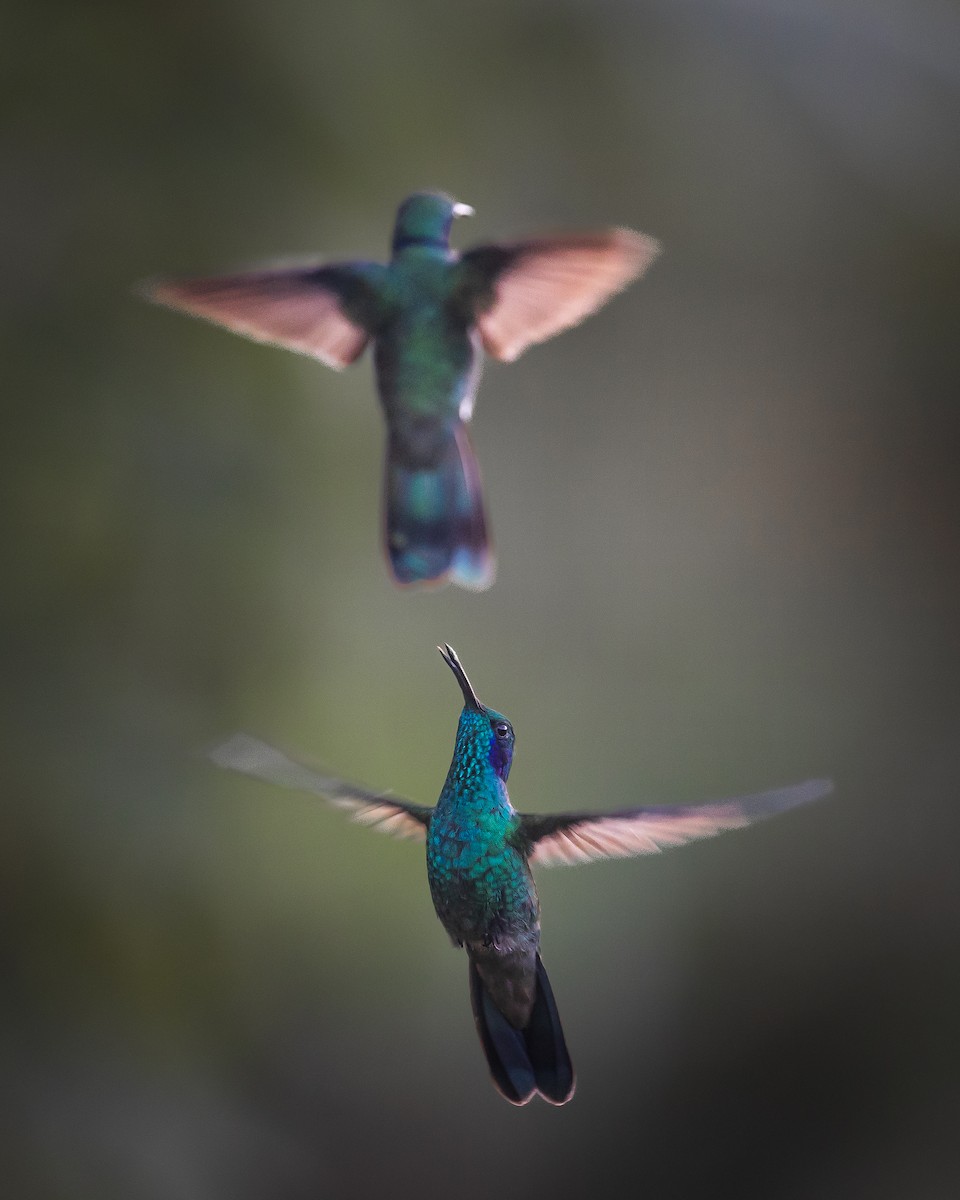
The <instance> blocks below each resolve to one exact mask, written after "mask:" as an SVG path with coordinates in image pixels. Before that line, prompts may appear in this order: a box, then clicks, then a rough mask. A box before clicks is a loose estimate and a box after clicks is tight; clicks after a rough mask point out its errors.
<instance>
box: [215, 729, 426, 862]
mask: <svg viewBox="0 0 960 1200" xmlns="http://www.w3.org/2000/svg"><path fill="white" fill-rule="evenodd" d="M207 757H208V758H209V759H210V761H211V762H214V763H216V765H217V766H218V767H226V768H227V769H228V770H230V771H239V772H240V773H241V774H243V775H252V776H253V777H254V778H255V779H263V780H265V781H266V782H267V783H275V784H278V785H279V786H280V787H287V788H295V789H297V790H298V791H301V792H313V793H314V794H315V795H317V796H322V797H323V798H324V799H325V800H328V801H329V802H330V803H331V804H335V805H336V806H337V807H338V808H345V809H350V810H351V811H352V812H353V819H354V820H355V821H359V822H360V824H362V825H369V826H371V828H373V829H379V830H381V831H382V832H384V833H390V834H392V835H393V836H394V837H399V838H419V839H420V840H421V841H422V840H423V839H424V838H425V837H426V832H427V826H428V825H429V824H430V814H431V813H432V812H433V809H432V808H425V807H423V806H421V805H419V804H410V803H408V802H407V801H406V800H397V799H394V798H392V797H387V796H384V795H379V794H378V793H376V792H369V791H367V790H366V788H362V787H357V786H356V785H355V784H352V783H345V782H344V781H343V780H342V779H333V778H330V777H328V776H325V775H320V774H319V773H318V772H316V771H313V770H311V769H310V768H309V767H305V766H304V765H303V763H298V762H295V761H294V759H292V758H288V757H287V755H286V754H284V753H283V752H282V751H281V750H277V749H275V748H274V747H273V746H268V745H267V743H266V742H261V741H260V740H259V739H258V738H254V737H250V736H249V734H246V733H235V734H234V735H233V737H231V738H228V739H227V740H226V741H225V742H221V743H220V744H219V745H218V746H215V747H214V748H213V749H212V750H210V751H208V753H207Z"/></svg>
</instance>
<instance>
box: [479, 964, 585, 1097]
mask: <svg viewBox="0 0 960 1200" xmlns="http://www.w3.org/2000/svg"><path fill="white" fill-rule="evenodd" d="M470 1003H471V1004H472V1006H473V1017H474V1020H475V1021H476V1023H477V1032H478V1033H479V1035H480V1043H481V1045H482V1046H483V1052H484V1054H485V1055H486V1056H487V1065H488V1066H489V1068H490V1075H491V1077H492V1079H493V1083H494V1086H495V1087H496V1089H497V1091H498V1092H499V1093H500V1094H501V1096H503V1097H504V1098H505V1099H507V1100H509V1101H510V1103H511V1104H526V1103H527V1102H528V1101H530V1100H532V1099H533V1097H534V1096H535V1095H537V1094H538V1093H539V1094H540V1095H541V1096H542V1097H543V1098H544V1100H546V1101H548V1103H550V1104H566V1103H567V1101H568V1100H569V1099H571V1097H572V1096H573V1091H574V1088H575V1086H576V1081H575V1079H574V1075H573V1066H572V1065H571V1063H570V1055H569V1054H568V1053H567V1044H566V1042H565V1041H564V1038H563V1028H562V1026H561V1024H560V1016H559V1014H558V1012H557V1005H556V1002H555V1001H554V999H553V990H552V988H551V987H550V980H549V979H548V978H547V972H546V971H545V970H544V967H543V963H542V962H541V961H540V955H539V954H538V955H537V996H536V999H535V1000H534V1003H533V1011H532V1012H531V1013H530V1020H529V1021H528V1023H527V1025H526V1026H525V1028H523V1029H517V1028H515V1027H514V1026H513V1025H511V1024H510V1022H509V1021H508V1020H507V1018H506V1017H505V1016H504V1015H503V1013H502V1012H501V1011H500V1010H499V1009H498V1008H497V1006H496V1005H495V1004H494V1003H493V1001H492V1000H491V999H490V995H489V993H488V992H487V989H486V988H485V987H484V984H483V980H482V979H481V978H480V972H479V971H478V970H477V966H476V963H474V961H473V959H470Z"/></svg>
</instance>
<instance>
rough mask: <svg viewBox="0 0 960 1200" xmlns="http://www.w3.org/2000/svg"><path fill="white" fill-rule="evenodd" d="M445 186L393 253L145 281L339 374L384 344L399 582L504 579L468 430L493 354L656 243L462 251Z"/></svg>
mask: <svg viewBox="0 0 960 1200" xmlns="http://www.w3.org/2000/svg"><path fill="white" fill-rule="evenodd" d="M472 213H473V209H472V208H470V206H469V205H467V204H460V203H458V202H457V201H456V200H453V199H451V197H449V196H447V195H444V194H443V193H442V192H417V193H415V194H414V195H412V196H408V197H407V199H406V200H404V201H403V203H402V204H401V205H400V208H399V210H398V212H397V216H396V223H395V225H394V230H393V246H392V254H391V258H390V261H389V263H387V264H386V265H383V264H381V263H376V262H343V263H328V264H320V265H303V266H294V267H284V268H274V269H270V270H260V271H247V272H243V273H240V274H234V275H222V276H215V277H207V278H198V279H166V280H158V281H153V282H148V283H146V284H145V285H143V289H142V290H143V292H144V294H145V295H146V296H147V297H148V298H149V299H152V300H155V301H157V302H158V303H161V304H165V305H168V306H169V307H171V308H176V309H182V310H184V311H186V312H188V313H192V314H193V315H195V316H200V317H206V318H207V319H208V320H210V321H214V322H216V323H217V324H220V325H224V326H226V327H227V328H228V329H231V330H233V331H235V332H236V333H242V334H245V335H246V336H247V337H250V338H253V339H255V340H256V341H261V342H272V343H273V344H275V345H278V346H283V347H285V348H286V349H288V350H296V351H299V352H300V353H302V354H308V355H312V356H313V357H314V358H319V359H320V360H321V362H324V363H326V364H327V366H330V367H333V368H335V369H337V370H339V369H341V368H343V367H346V366H349V365H350V364H351V363H353V362H355V361H356V360H357V359H358V358H359V357H360V355H361V354H362V353H363V351H364V349H365V347H366V346H367V344H368V343H372V345H373V358H374V369H375V374H376V382H377V391H378V393H379V396H380V404H381V406H382V408H383V415H384V418H385V420H386V424H387V447H386V468H385V480H384V505H383V507H384V540H385V544H386V554H387V559H388V562H389V565H390V569H391V572H392V574H393V577H394V579H395V580H396V582H397V583H399V584H431V583H434V584H438V583H444V582H453V583H457V584H459V585H460V586H462V587H466V588H471V589H474V590H483V589H484V588H487V587H489V586H490V584H491V583H492V582H493V577H494V570H495V564H494V556H493V551H492V548H491V544H490V539H489V537H488V535H487V519H486V515H485V511H484V502H483V494H482V489H481V482H480V469H479V466H478V465H477V460H476V457H475V455H474V452H473V448H472V446H471V444H470V438H469V435H468V431H467V427H468V425H469V422H470V419H471V417H472V415H473V403H474V396H475V394H476V389H477V383H478V381H479V378H480V367H481V361H482V351H484V350H485V351H486V352H487V353H488V354H490V355H492V356H493V357H494V358H498V359H500V360H502V361H503V362H511V361H512V360H513V359H515V358H516V357H517V356H518V355H519V354H521V353H522V352H523V351H524V350H525V349H526V348H527V347H528V346H531V345H533V344H534V343H536V342H542V341H545V340H546V339H547V338H550V337H553V335H554V334H556V333H560V332H561V330H564V329H568V328H569V327H570V326H572V325H576V324H577V323H578V322H580V321H581V320H583V319H584V317H586V316H588V315H589V314H590V313H592V312H594V311H595V310H596V309H598V308H599V307H600V306H601V305H602V304H604V303H605V302H606V301H607V300H608V299H609V298H610V297H611V296H612V295H614V293H616V292H618V291H620V290H621V289H623V288H624V287H626V286H627V284H628V283H630V282H631V280H633V279H635V278H637V276H639V275H640V274H641V273H642V272H643V271H644V270H645V269H646V268H647V267H648V266H649V265H650V263H651V262H652V261H653V259H654V258H655V257H656V254H657V252H658V246H657V243H656V242H655V241H654V240H653V239H652V238H649V237H645V236H643V235H642V234H639V233H634V232H633V231H632V230H629V229H618V228H615V229H605V230H601V231H599V232H583V233H566V234H555V235H552V236H546V237H538V238H531V239H528V240H525V241H518V242H508V243H502V244H499V243H497V244H490V245H482V246H474V247H473V248H472V249H469V250H466V251H464V252H463V253H459V252H457V251H455V250H452V249H451V248H450V227H451V224H452V222H453V220H454V218H456V217H465V216H469V215H471V214H472Z"/></svg>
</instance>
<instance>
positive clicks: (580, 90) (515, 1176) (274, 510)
mask: <svg viewBox="0 0 960 1200" xmlns="http://www.w3.org/2000/svg"><path fill="white" fill-rule="evenodd" d="M958 45H960V12H958V9H957V6H956V5H955V4H952V3H946V2H940V3H937V2H934V0H872V2H870V3H868V2H867V0H831V2H829V3H828V2H827V0H809V2H806V3H804V2H802V0H769V2H762V0H752V2H747V0H739V2H738V0H661V2H660V3H652V2H650V3H648V2H644V0H637V2H627V0H621V2H614V0H592V2H591V3H585V2H582V3H580V2H577V3H575V2H572V0H568V2H559V3H547V2H546V0H492V2H490V3H484V4H479V3H478V4H459V5H458V4H450V3H441V2H440V0H411V2H410V3H402V4H401V3H387V2H386V0H369V2H363V0H357V2H355V3H350V4H346V3H345V4H338V5H332V4H323V3H315V2H313V0H311V2H307V0H274V2H272V3H270V4H260V3H253V2H251V0H247V2H245V3H243V2H241V3H233V4H227V3H223V2H217V0H191V2H190V3H186V2H180V0H174V2H172V3H167V4H163V5H153V4H146V3H142V4H136V3H133V4H131V3H106V2H100V0H90V2H89V3H83V4H76V3H69V4H68V3H63V4H52V3H47V4H34V3H29V4H28V3H26V0H14V3H13V4H12V5H10V6H8V8H7V11H6V14H5V16H4V18H3V32H2V37H0V72H2V75H0V78H2V88H3V96H4V100H3V106H2V114H3V115H2V125H0V218H2V229H3V234H2V238H3V251H2V256H0V257H2V262H3V268H2V271H0V314H2V333H0V337H2V349H3V364H4V369H3V377H4V386H3V397H4V398H3V411H4V415H5V436H4V438H3V441H2V453H3V456H4V461H3V466H2V473H0V479H2V486H3V489H4V493H5V500H4V503H3V505H2V510H0V525H2V534H3V545H4V553H5V570H4V571H3V575H2V587H0V595H2V606H3V611H2V638H3V653H2V660H0V662H2V670H0V688H2V696H3V699H4V716H3V731H4V736H3V741H4V746H5V749H4V752H3V756H2V759H3V764H4V768H3V769H4V774H5V776H6V779H5V782H4V783H3V784H2V793H0V794H2V806H0V893H2V912H3V914H4V917H5V918H6V921H5V926H6V928H5V932H4V935H3V943H2V970H0V979H2V982H0V1056H2V1059H3V1062H4V1069H3V1084H4V1088H5V1090H6V1091H7V1093H8V1095H7V1096H6V1106H7V1115H6V1117H5V1118H4V1121H3V1123H2V1127H0V1141H2V1148H0V1149H2V1157H3V1159H4V1160H5V1166H4V1168H3V1170H4V1178H5V1181H6V1182H5V1184H4V1191H5V1193H6V1194H9V1195H10V1196H11V1197H17V1198H18V1200H48V1198H49V1200H88V1198H89V1200H112V1198H113V1197H118V1198H122V1200H248V1198H249V1200H259V1198H261V1197H268V1196H269V1197H276V1198H279V1200H306V1198H308V1197H309V1198H314V1197H326V1196H329V1197H335V1198H337V1200H339V1198H352V1197H358V1198H366V1197H370V1196H376V1195H386V1194H394V1193H397V1192H403V1193H404V1194H407V1195H420V1196H423V1197H425V1198H432V1197H440V1196H443V1197H462V1198H463V1200H473V1198H475V1197H476V1198H480V1197H489V1196H497V1197H503V1198H504V1200H508V1198H511V1197H520V1196H524V1197H531V1196H553V1197H558V1198H560V1197H568V1196H569V1197H574V1196H578V1197H579V1196H606V1195H611V1196H613V1195H632V1194H642V1195H644V1196H646V1197H649V1198H650V1200H658V1198H660V1197H667V1198H670V1200H673V1198H680V1200H688V1198H699V1197H705V1198H707V1197H709V1198H711V1200H713V1198H715V1197H718V1196H719V1197H726V1196H731V1197H737V1200H754V1198H755V1200H807V1198H816V1200H834V1198H836V1200H858V1198H860V1197H863V1198H867V1197H869V1198H870V1200H903V1198H904V1197H910V1200H940V1198H941V1197H943V1198H946V1197H949V1196H955V1195H956V1194H957V1192H958V1189H960V1150H958V1149H957V1130H958V1129H960V1084H958V1069H960V1048H958V1034H957V1013H958V1011H960V966H958V963H960V958H958V941H960V938H958V935H960V884H958V871H957V844H958V835H960V815H958V779H960V723H958V715H960V712H958V710H960V684H958V677H960V653H958V652H960V632H958V630H960V623H958V600H960V586H958V584H960V567H958V554H957V551H958V519H960V475H958V449H960V445H958V443H960V438H958V432H960V419H958V416H957V403H958V390H960V389H958V381H960V370H958V368H960V338H958V336H957V313H958V302H960V284H958V268H960V154H958V128H960V76H958V72H960V68H958V65H957V64H958V53H957V47H958ZM422 187H441V188H444V189H446V190H448V191H450V192H452V193H453V194H455V195H456V196H457V197H458V198H459V199H462V200H465V201H468V202H469V203H471V204H473V205H474V206H475V207H476V210H477V216H476V218H475V219H473V220H472V221H463V222H458V224H457V227H456V230H455V236H456V239H457V241H458V244H460V245H466V244H469V243H471V242H476V241H484V240H490V239H495V238H498V237H513V236H518V235H522V234H524V233H529V232H536V231H542V230H549V229H554V228H571V227H572V228H577V227H591V226H596V225H605V224H608V223H617V224H625V225H630V226H633V227H635V228H638V229H641V230H643V231H644V232H647V233H651V234H653V235H655V236H656V237H658V238H660V239H661V240H662V242H663V244H664V248H665V251H664V255H663V257H662V258H661V259H660V261H658V263H657V264H656V265H655V267H654V268H653V270H652V271H651V272H650V274H649V276H648V277H647V278H646V279H645V280H644V281H642V282H641V283H639V284H637V285H636V286H634V287H633V288H631V289H630V291H628V292H627V293H626V294H625V295H624V296H622V297H620V298H618V299H617V300H615V301H614V302H613V303H612V304H611V305H610V307H609V308H608V309H606V310H604V312H603V313H602V314H601V315H600V316H598V317H596V318H594V319H593V320H592V321H591V322H589V323H588V324H586V325H584V326H583V327H582V328H580V329H578V330H574V331H572V332H570V333H568V334H565V335H564V336H563V337H562V338H559V339H557V340H556V341H555V342H552V343H550V344H549V345H546V346H543V347H539V348H535V349H534V350H531V351H530V352H529V353H528V355H526V356H525V357H524V358H522V359H521V360H520V361H519V362H517V363H515V364H513V365H511V366H500V365H490V366H489V367H488V370H487V372H486V375H485V377H484V380H483V382H482V384H481V388H480V394H479V399H478V405H477V414H476V420H475V422H474V436H475V443H476V446H477V450H478V453H479V456H480V461H481V464H482V467H483V471H484V476H485V480H486V485H487V491H488V497H489V507H490V515H491V521H492V525H493V531H494V536H495V539H496V544H497V549H498V553H499V562H500V575H499V579H498V582H497V584H496V586H495V587H494V589H493V590H492V591H490V592H489V593H487V594H484V595H479V596H478V595H472V594H468V593H465V592H461V591H454V590H446V591H441V592H435V593H430V594H413V593H400V592H398V591H397V590H395V589H394V588H393V587H392V586H391V584H390V582H389V580H388V576H387V572H386V569H385V565H384V563H383V561H382V558H381V553H380V549H379V486H380V478H379V477H380V471H381V455H382V426H381V421H380V417H379V413H378V411H377V407H376V403H375V400H374V393H373V387H372V378H371V371H370V364H369V362H366V361H364V362H363V363H361V364H360V365H359V366H357V367H355V368H353V369H352V370H351V371H349V372H345V373H343V374H342V375H337V374H334V373H333V372H332V371H329V370H327V369H326V368H324V367H322V366H321V365H319V364H316V363H313V362H311V361H309V360H307V359H302V358H298V357H296V356H293V355H289V354H284V353H282V352H280V351H277V350H273V349H269V348H264V347H260V346H256V345H253V344H251V343H248V342H244V341H243V340H241V339H238V338H235V337H231V336H230V335H229V334H226V333H224V332H221V331H219V330H217V329H214V328H213V327H211V326H207V325H203V324H201V323H199V322H192V321H190V320H188V319H186V318H184V317H181V316H178V315H176V314H172V313H169V312H166V311H163V310H160V309H156V308H152V307H150V306H148V305H145V304H143V303H142V302H140V301H139V300H138V299H136V298H135V297H134V296H133V295H132V292H131V287H132V285H133V283H134V282H135V281H136V280H137V279H140V278H142V277H145V276H150V275H153V274H157V273H163V272H168V273H177V272H179V273H188V274H189V273H203V272H214V271H218V270H226V269H229V268H232V267H235V266H238V265H243V264H247V263H251V262H254V263H255V262H258V261H261V260H264V259H270V258H272V257H276V256H288V255H296V254H298V253H307V254H316V253H323V254H327V255H330V256H332V257H335V258H336V257H349V256H351V255H360V256H366V257H382V256H384V255H385V254H386V251H387V246H388V241H389V230H390V224H391V221H392V218H393V212H394V209H395V206H396V204H397V202H398V201H399V200H400V199H401V198H402V197H403V196H404V195H405V194H406V193H407V192H409V191H411V190H413V189H416V188H422ZM438 641H449V642H451V643H452V644H453V645H454V646H455V647H456V648H457V650H458V651H459V653H460V655H461V656H462V658H463V661H464V663H465V665H466V667H467V670H468V671H469V672H470V674H471V676H472V678H473V681H474V683H475V685H476V687H477V690H478V692H479V694H480V696H481V697H482V698H483V699H484V700H485V701H486V702H487V703H489V704H492V705H494V706H495V707H497V708H499V709H500V710H502V711H503V712H505V713H506V714H508V715H509V717H510V718H511V719H512V720H513V722H514V724H515V726H516V729H517V753H516V760H515V767H514V771H513V774H512V776H511V780H510V783H511V791H512V795H513V797H514V800H515V802H516V804H517V805H518V806H519V807H521V808H527V809H531V810H541V811H546V810H549V809H562V808H580V807H583V808H594V807H595V808H597V809H600V808H603V807H611V808H614V807H623V806H626V805H630V804H639V803H644V802H650V803H670V802H678V803H680V802H689V801H693V800H699V799H708V798H714V797H722V796H725V795H730V794H734V793H737V792H748V791H754V790H758V789H761V788H764V787H772V786H777V785H781V784H784V783H790V782H794V781H798V780H801V779H803V778H806V777H808V776H811V775H832V776H833V777H834V778H835V780H836V783H837V790H836V793H835V795H834V796H833V797H832V798H830V799H829V800H825V801H822V802H820V803H819V804H817V805H815V806H813V807H811V808H809V809H804V810H800V811H798V812H794V813H790V814H788V815H786V816H784V817H782V818H780V819H778V820H776V821H774V822H771V823H769V824H766V825H764V826H762V827H761V828H758V829H755V830H751V831H748V832H744V833H737V834H730V835H728V836H727V837H725V838H722V839H720V840H718V841H716V842H712V843H703V844H700V845H697V846H693V847H690V848H688V849H685V850H682V851H676V852H674V853H670V854H667V855H664V856H662V857H659V858H656V859H647V860H642V861H635V862H624V863H614V864H597V865H592V866H586V867H583V868H580V869H578V870H555V871H553V872H546V873H541V877H540V879H541V895H542V899H543V902H544V908H545V928H544V942H543V951H544V958H545V961H546V962H547V964H548V967H549V970H550V974H551V978H552V981H553V985H554V989H555V992H556V995H557V998H558V1002H559V1005H560V1009H561V1012H562V1014H563V1017H564V1022H565V1026H566V1031H567V1036H568V1041H569V1043H570V1047H571V1052H572V1054H573V1057H574V1061H575V1064H576V1066H577V1069H578V1074H579V1088H578V1092H577V1095H576V1097H575V1099H574V1101H573V1102H572V1103H571V1104H570V1105H569V1106H567V1107H566V1108H564V1109H560V1110H554V1109H550V1108H548V1107H546V1106H545V1105H531V1106H530V1107H529V1108H527V1109H524V1110H515V1109H512V1108H510V1107H509V1106H508V1105H507V1104H505V1103H504V1102H503V1101H502V1100H500V1099H499V1097H497V1095H496V1094H495V1093H494V1091H493V1089H492V1088H491V1086H490V1085H489V1082H488V1080H487V1078H486V1073H485V1070H484V1065H483V1060H482V1055H481V1052H480V1049H479V1046H478V1045H477V1044H476V1038H475V1034H474V1031H473V1027H472V1021H471V1017H470V1011H469V1002H468V996H467V980H466V963H465V961H464V959H463V958H462V956H457V955H456V954H455V953H454V952H453V951H452V950H451V949H450V947H449V945H448V943H447V941H446V938H445V937H444V935H443V932H442V930H441V928H440V926H439V925H438V924H437V922H436V920H435V918H434V916H433V913H432V910H431V907H430V901H429V896H428V893H427V889H426V880H425V874H424V867H423V862H422V852H421V851H420V850H419V849H418V848H417V847H415V846H412V845H409V844H403V843H393V842H391V841H389V840H388V839H384V838H382V837H378V836H376V835H374V834H372V833H369V832H367V831H364V830H361V829H358V828H356V827H354V826H351V825H350V824H349V823H347V822H346V821H344V820H343V818H342V816H340V815H338V814H337V813H336V812H334V811H332V810H329V809H327V808H325V807H324V806H323V805H322V804H321V803H319V802H317V801H315V800H311V799H309V798H300V797H298V796H295V795H291V794H288V793H283V792H280V791H279V790H277V789H271V788H269V787H266V786H264V785H261V784H257V783H255V782H252V781H248V780H243V779H237V778H232V777H229V776H227V775H224V774H220V773H218V772H216V771H215V770H213V769H212V768H209V767H208V766H207V765H206V764H205V763H204V761H203V760H202V757H201V754H200V752H201V750H202V748H203V747H204V746H205V745H207V744H209V743H210V742H211V741H212V740H213V739H215V738H217V737H219V736H221V735H223V734H226V733H229V732H230V731H232V730H233V729H237V728H241V729H246V730H248V731H250V732H252V733H255V734H258V735H259V736H261V737H264V738H267V739H269V740H271V741H274V742H276V743H278V744H279V745H281V746H283V747H285V748H287V749H289V750H294V751H299V752H300V753H302V754H303V755H305V756H307V757H309V758H312V759H314V760H319V761H321V762H322V763H323V764H324V765H325V767H327V768H328V769H329V770H331V771H333V772H337V773H340V774H342V775H344V776H346V777H348V778H355V779H357V780H359V781H362V782H364V783H366V784H368V785H371V786H374V787H383V788H393V789H394V790H395V791H396V792H397V793H398V794H400V795H403V796H407V797H410V798H411V799H414V800H417V801H420V802H427V803H430V802H432V801H433V800H434V798H435V797H436V795H437V793H438V791H439V788H440V785H441V783H442V780H443V776H444V773H445V771H446V767H447V764H448V761H449V755H450V751H451V748H452V744H453V733H454V729H455V723H456V718H457V713H458V709H459V700H460V697H459V693H458V691H457V688H456V686H455V684H454V682H453V680H452V679H451V678H450V674H449V672H448V671H447V670H446V668H445V667H444V665H443V663H442V662H441V660H440V658H439V656H438V655H437V653H436V651H435V649H434V647H435V645H436V643H437V642H438ZM625 1180H630V1181H632V1183H631V1184H630V1185H627V1184H626V1183H625V1182H624V1181H625ZM625 1188H626V1189H627V1190H625Z"/></svg>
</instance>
